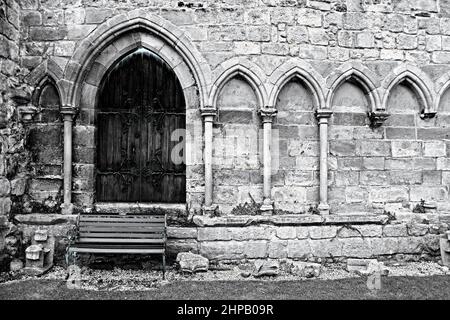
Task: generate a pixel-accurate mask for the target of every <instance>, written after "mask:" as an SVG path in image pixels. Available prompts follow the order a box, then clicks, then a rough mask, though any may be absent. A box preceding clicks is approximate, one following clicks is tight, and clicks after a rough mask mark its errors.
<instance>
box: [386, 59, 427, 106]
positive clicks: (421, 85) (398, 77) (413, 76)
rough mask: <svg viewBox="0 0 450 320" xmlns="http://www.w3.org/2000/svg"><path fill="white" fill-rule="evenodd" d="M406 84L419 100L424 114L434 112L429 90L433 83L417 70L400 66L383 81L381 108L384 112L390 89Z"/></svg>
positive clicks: (407, 66)
mask: <svg viewBox="0 0 450 320" xmlns="http://www.w3.org/2000/svg"><path fill="white" fill-rule="evenodd" d="M403 82H406V83H407V84H408V86H409V87H410V88H411V89H412V90H413V92H414V93H415V94H416V95H417V97H418V98H419V100H420V102H421V104H422V107H423V110H422V111H424V112H426V113H428V112H432V111H435V110H434V103H433V102H434V99H433V95H432V92H431V90H430V88H433V87H434V86H433V82H432V81H431V80H430V79H429V77H428V76H427V75H426V74H425V73H424V72H423V71H422V70H420V69H419V68H417V67H415V66H412V65H401V66H399V67H397V68H395V69H394V70H393V72H392V73H391V74H390V75H389V76H388V77H386V79H385V80H384V81H383V89H384V97H383V101H382V108H383V110H386V107H387V103H388V99H389V96H390V93H391V92H392V89H393V88H395V87H396V86H397V85H398V84H400V83H403Z"/></svg>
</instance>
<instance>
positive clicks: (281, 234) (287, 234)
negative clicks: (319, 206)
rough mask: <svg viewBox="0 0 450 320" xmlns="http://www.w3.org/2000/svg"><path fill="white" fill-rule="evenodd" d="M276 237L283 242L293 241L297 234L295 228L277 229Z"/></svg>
mask: <svg viewBox="0 0 450 320" xmlns="http://www.w3.org/2000/svg"><path fill="white" fill-rule="evenodd" d="M276 232H277V237H278V238H280V239H283V240H286V239H295V238H296V237H297V232H296V230H295V227H278V228H277V229H276Z"/></svg>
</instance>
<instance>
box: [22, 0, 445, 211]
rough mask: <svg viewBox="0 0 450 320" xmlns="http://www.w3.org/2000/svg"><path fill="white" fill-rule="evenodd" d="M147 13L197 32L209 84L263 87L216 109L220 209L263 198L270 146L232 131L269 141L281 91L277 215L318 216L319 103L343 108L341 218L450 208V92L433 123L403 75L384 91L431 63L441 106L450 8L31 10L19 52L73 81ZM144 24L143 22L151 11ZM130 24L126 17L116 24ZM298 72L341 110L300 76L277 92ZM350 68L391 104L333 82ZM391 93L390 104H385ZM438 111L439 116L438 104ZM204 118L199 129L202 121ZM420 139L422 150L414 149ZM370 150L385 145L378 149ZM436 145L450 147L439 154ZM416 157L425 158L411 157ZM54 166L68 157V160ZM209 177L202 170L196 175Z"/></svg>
mask: <svg viewBox="0 0 450 320" xmlns="http://www.w3.org/2000/svg"><path fill="white" fill-rule="evenodd" d="M137 7H139V8H142V14H144V13H145V14H154V15H156V16H159V17H162V18H163V19H165V20H167V21H169V22H170V23H173V24H174V25H175V26H176V27H178V28H179V30H180V31H181V32H185V34H186V36H187V37H188V39H189V41H190V42H191V43H193V44H194V45H195V47H196V49H197V50H198V51H199V52H200V54H201V55H202V57H204V58H205V61H206V62H207V64H208V68H209V69H211V77H212V79H211V82H213V83H214V81H215V79H217V78H218V77H219V76H220V74H221V73H222V72H223V71H224V69H225V68H226V67H230V66H231V65H232V63H231V62H230V61H234V62H233V63H235V64H239V65H242V66H246V67H247V68H248V69H249V70H251V72H253V73H255V74H256V78H258V79H257V80H255V81H254V83H251V80H252V79H253V78H252V79H250V80H249V78H248V77H247V78H246V77H241V76H238V75H237V74H236V75H234V76H232V77H230V79H226V81H229V83H225V84H218V85H223V86H222V87H221V90H220V92H218V93H217V95H218V96H217V97H216V99H215V101H216V102H215V103H216V105H215V106H216V107H217V108H218V111H219V115H218V117H217V119H216V125H215V131H214V149H215V150H214V152H215V156H214V157H215V158H214V160H215V170H214V186H215V188H214V199H213V202H215V203H216V204H218V205H219V209H220V210H221V212H222V213H224V214H227V213H230V212H232V209H233V208H235V207H236V205H237V204H243V203H245V202H249V201H251V199H254V200H255V201H256V202H260V201H261V198H262V181H261V179H262V172H261V145H260V143H259V142H260V141H259V142H258V143H256V144H252V145H251V148H249V147H248V146H247V145H246V144H245V141H238V142H236V140H233V135H234V136H236V134H237V132H239V130H244V131H246V132H247V134H248V135H249V136H251V137H258V135H259V132H258V131H259V130H258V129H259V128H260V127H261V126H260V120H259V117H258V116H257V114H256V111H257V110H258V109H259V108H261V107H262V104H265V103H267V102H268V101H260V100H259V97H260V96H264V94H266V95H270V92H271V91H272V89H273V90H278V92H279V94H278V95H277V97H276V101H275V102H274V105H275V107H276V108H277V109H278V111H279V113H278V116H277V117H276V120H275V124H274V129H278V134H279V138H280V139H279V144H278V148H279V158H278V159H277V161H278V162H279V170H277V171H276V172H274V175H273V185H274V186H273V188H272V197H273V199H274V200H275V207H276V209H277V210H278V211H279V212H282V211H287V212H292V213H301V212H306V211H308V210H309V209H310V208H313V207H315V206H317V203H318V164H319V158H318V129H317V121H316V119H315V117H314V111H315V110H316V109H317V108H318V107H321V108H323V107H331V108H332V110H333V111H334V115H333V118H332V121H331V124H330V131H331V132H330V137H329V138H330V155H331V156H330V159H329V162H330V169H331V170H330V204H331V207H332V211H334V212H336V213H337V212H352V211H357V212H363V211H364V212H376V211H382V209H380V208H381V207H382V206H383V203H385V202H388V203H390V202H395V203H402V204H403V205H410V206H414V205H415V204H416V203H417V202H419V201H420V200H421V199H422V198H425V199H424V200H426V201H434V202H437V204H438V206H439V208H440V209H443V210H448V182H447V180H448V179H447V176H448V172H444V171H446V170H448V166H447V162H448V160H447V159H448V158H447V152H448V151H447V150H446V148H447V147H446V143H448V142H445V141H443V140H444V139H448V135H447V134H446V133H445V131H446V128H447V126H448V118H446V116H445V112H447V111H446V110H447V107H446V105H447V104H446V102H445V101H446V100H447V99H448V97H447V96H448V93H447V92H442V93H441V94H442V95H443V96H444V98H443V99H442V100H441V103H440V105H441V106H440V107H439V108H440V109H439V110H438V116H437V117H435V118H434V119H431V120H423V119H421V118H420V117H419V112H420V111H421V110H424V108H425V105H424V104H422V103H421V101H419V100H420V99H421V98H420V95H423V92H419V91H417V90H416V87H414V84H412V85H411V84H409V83H407V82H405V83H403V79H400V81H399V83H398V85H397V84H395V85H394V87H393V88H389V90H391V91H393V92H392V94H390V92H387V91H386V89H387V88H385V87H384V85H386V86H388V85H389V84H390V83H387V82H386V81H384V82H383V80H385V79H386V78H389V77H390V76H391V75H396V72H397V70H399V68H401V66H402V65H405V64H406V63H408V64H410V65H411V66H421V67H420V69H419V71H420V74H418V75H417V76H418V77H420V76H422V74H423V75H424V76H425V78H426V79H428V80H429V83H431V84H432V85H431V87H429V88H427V90H430V91H431V95H432V101H431V102H430V103H431V104H434V103H435V97H438V96H439V94H438V93H435V90H439V89H440V88H437V86H435V85H434V83H436V82H437V80H438V79H439V78H440V77H445V75H446V74H447V72H449V71H450V68H449V67H448V63H449V62H450V46H448V45H447V42H448V43H450V40H449V39H450V29H449V28H450V27H449V26H450V22H449V21H450V15H449V12H448V8H447V7H446V6H445V4H440V5H439V3H438V2H437V1H430V2H427V4H426V5H425V4H423V3H421V4H420V5H414V4H409V2H408V1H396V2H395V3H391V2H388V1H386V2H384V1H376V2H373V1H355V0H353V1H331V0H330V1H263V2H262V3H260V2H258V1H246V2H245V3H241V2H229V1H227V2H223V3H221V2H219V3H217V2H211V1H203V2H189V3H188V2H179V1H147V2H145V3H141V2H139V3H127V4H122V3H117V2H115V1H106V0H105V1H100V2H99V1H91V2H90V1H87V2H83V3H66V2H62V1H60V2H47V1H37V0H36V1H31V0H29V1H22V2H21V10H20V13H21V21H22V32H21V42H20V55H21V63H22V65H23V67H25V68H28V69H29V70H30V71H31V70H36V69H42V65H43V64H45V63H47V65H48V64H49V61H51V63H52V64H54V65H56V66H55V69H59V70H61V72H62V73H63V75H65V74H67V72H68V71H69V70H68V69H67V64H68V62H69V60H70V61H72V60H73V54H74V52H75V50H76V48H77V47H78V46H80V43H81V40H82V39H84V38H85V37H86V36H87V35H89V34H91V33H92V32H93V31H94V30H95V29H96V28H100V27H99V26H104V25H105V24H108V23H110V24H113V23H114V22H113V21H114V19H112V20H109V19H111V18H114V17H120V15H121V14H124V13H125V14H126V13H127V12H130V11H132V10H133V9H134V8H137ZM133 15H134V16H139V12H137V13H136V12H134V13H133ZM124 19H127V18H126V16H125V17H121V18H120V19H118V18H117V19H116V20H117V21H122V20H124ZM130 19H131V17H130ZM107 21H111V22H107ZM236 59H237V60H236ZM299 62H301V63H302V64H308V67H310V68H311V69H312V70H313V72H314V74H312V76H313V77H314V78H317V80H318V81H319V85H321V86H322V87H321V88H320V90H321V91H322V94H323V95H324V96H327V95H332V96H333V98H332V99H331V100H330V101H328V102H326V103H325V104H329V105H318V104H317V103H316V102H315V101H314V94H316V93H315V92H311V90H310V89H311V88H309V87H308V86H306V85H305V81H303V80H302V79H300V78H295V77H294V78H293V79H291V80H289V81H287V82H286V83H283V84H282V85H283V88H276V87H275V88H274V86H273V85H274V83H273V82H275V81H276V79H275V78H276V77H275V75H277V74H278V73H279V72H280V70H281V69H283V67H282V66H284V65H285V64H287V65H289V64H291V65H296V64H297V65H299V66H300V67H302V65H300V63H299ZM345 66H347V67H348V66H350V67H349V68H350V69H352V68H353V69H357V70H358V71H361V72H362V73H363V74H364V77H367V79H369V80H368V81H371V82H373V84H374V85H375V87H376V91H377V95H378V96H379V98H378V99H380V101H370V98H369V96H370V94H369V92H368V91H367V88H366V83H367V82H368V81H367V79H366V78H364V77H359V76H357V73H355V76H352V77H349V78H348V79H340V80H339V81H338V82H339V83H334V80H336V79H337V78H338V77H339V76H340V75H341V74H342V73H344V72H346V71H348V70H350V69H347V70H346V69H345ZM48 69H49V67H47V70H48ZM353 69H352V70H353ZM408 70H409V69H408ZM54 73H57V72H54ZM405 75H406V73H405ZM33 77H36V75H33ZM239 77H241V78H239ZM60 80H61V79H55V81H56V83H57V84H58V86H61V87H62V88H63V89H61V90H64V86H65V84H64V83H63V82H61V83H60V82H59V81H60ZM341 80H342V81H341ZM226 81H225V82H226ZM88 83H89V80H88ZM333 85H334V87H332V86H333ZM443 85H444V84H443ZM233 86H235V87H239V89H238V90H236V88H233ZM261 87H264V90H265V91H266V92H265V93H264V92H263V91H264V90H261ZM330 87H332V88H330ZM370 90H372V89H370ZM252 91H254V93H252ZM330 91H333V92H332V93H330ZM86 94H88V93H86ZM425 94H428V93H425ZM446 94H447V96H446ZM384 96H389V98H388V100H389V101H387V103H385V105H383V99H384V98H383V97H384ZM61 98H62V97H61ZM200 99H201V97H200ZM402 104H407V106H404V105H402ZM94 107H95V106H91V105H87V106H85V107H83V105H82V108H81V110H80V115H79V117H78V119H77V126H76V127H75V129H74V135H75V137H74V162H75V163H76V166H75V172H74V186H73V191H74V192H73V201H74V203H75V205H78V206H81V207H85V209H84V210H87V209H89V207H92V205H93V203H94V201H95V199H94V198H95V192H94V180H95V179H94V177H93V171H94V170H93V169H94V165H95V163H94V162H95V161H94V158H93V157H94V155H95V145H94V144H95V143H94V141H95V139H94V135H95V124H94V122H93V121H94V117H95V115H94V113H93V112H94V109H93V108H94ZM404 107H405V108H404ZM429 107H430V108H432V109H437V106H434V105H432V106H429ZM378 108H385V109H386V110H387V112H389V113H392V114H393V115H392V116H391V117H390V118H389V120H388V121H387V122H386V123H385V125H384V126H382V127H381V128H378V129H371V128H369V124H370V123H369V118H368V117H367V112H368V111H371V110H375V109H378ZM408 113H409V116H408V115H407V114H408ZM196 117H197V119H196V120H197V121H199V120H200V119H199V115H198V114H197V115H196ZM241 140H245V139H241ZM406 140H407V141H406ZM411 140H412V141H414V143H412V144H411V143H410V142H408V141H411ZM405 141H406V142H405ZM372 143H374V144H375V146H376V147H375V148H371V146H372ZM431 146H433V147H432V149H433V150H434V149H435V148H434V146H435V147H436V148H439V151H433V152H435V153H434V154H433V155H431V154H430V151H429V150H430V147H431ZM227 147H228V148H229V149H234V150H235V153H238V155H235V156H234V155H232V154H231V155H228V156H227V157H228V158H229V159H224V158H223V152H224V149H226V148H227ZM51 148H52V149H53V147H51ZM411 148H413V149H414V151H411V152H408V150H409V149H411ZM405 149H406V150H405ZM419 149H420V150H419ZM425 149H426V150H427V151H425ZM245 150H247V151H246V152H244V151H245ZM241 151H242V152H241ZM436 152H437V153H436ZM59 154H60V153H59ZM54 158H55V160H54V161H57V162H58V161H59V160H56V159H57V158H58V157H54ZM399 166H400V167H401V168H400V167H399ZM198 170H199V169H198V168H197V167H196V166H194V167H192V170H188V171H189V172H192V171H198ZM411 170H413V171H414V172H411ZM390 171H394V172H390ZM199 174H200V175H201V172H200V173H199ZM47 182H49V183H46V184H44V183H41V184H40V188H41V189H45V190H37V191H38V192H39V196H38V197H37V198H38V199H41V202H43V201H47V202H49V201H50V202H51V201H53V202H55V203H56V202H57V201H58V200H57V195H58V192H57V190H58V186H59V185H60V183H58V182H57V183H54V182H50V181H47ZM191 182H192V186H191V187H189V188H187V190H188V199H193V200H192V201H193V202H194V204H193V206H194V207H199V206H200V205H201V204H200V203H196V202H198V201H202V197H201V196H200V193H201V192H200V193H199V194H197V192H199V191H201V190H202V188H201V186H199V185H198V181H197V179H191V177H188V183H191ZM425 185H426V187H425ZM46 189H49V190H48V192H50V193H51V194H52V196H51V200H49V198H46V197H45V196H46V195H47V193H46V192H47V191H46ZM387 189H389V190H391V191H392V192H387ZM424 189H426V190H427V191H426V192H425V193H423V192H422V191H423V190H424ZM191 192H192V196H191V194H190V193H191ZM194 193H195V194H194ZM419 194H420V195H421V196H418V195H419ZM44 195H45V196H44ZM51 205H52V203H50V206H51ZM47 207H48V205H47ZM50 211H51V209H50Z"/></svg>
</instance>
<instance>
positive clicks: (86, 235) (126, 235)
mask: <svg viewBox="0 0 450 320" xmlns="http://www.w3.org/2000/svg"><path fill="white" fill-rule="evenodd" d="M163 236H164V234H163V233H162V232H161V233H121V232H117V233H111V232H80V237H81V238H83V237H84V238H89V237H90V238H163Z"/></svg>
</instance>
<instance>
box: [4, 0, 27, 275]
mask: <svg viewBox="0 0 450 320" xmlns="http://www.w3.org/2000/svg"><path fill="white" fill-rule="evenodd" d="M19 16H20V7H19V5H18V2H17V1H6V2H5V1H4V2H2V4H1V5H0V43H1V46H0V270H3V269H4V268H8V267H9V265H8V263H9V261H10V258H11V257H13V256H17V255H20V252H18V247H19V245H20V234H19V232H18V230H17V228H16V227H15V226H14V225H13V224H12V223H10V216H11V214H12V213H13V212H14V211H16V209H17V207H19V208H20V206H21V198H22V196H23V195H24V193H25V191H26V181H27V176H28V167H27V164H28V162H29V155H28V152H26V150H25V144H26V130H25V129H24V127H23V126H22V124H21V123H20V122H19V119H18V113H17V103H16V102H15V101H13V99H12V97H14V96H16V95H17V96H27V94H28V95H29V93H30V90H29V88H26V87H25V88H24V86H23V82H22V81H23V73H22V70H21V68H20V64H19V63H20V57H19V38H20V30H19V28H20V22H19V21H20V19H19Z"/></svg>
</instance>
